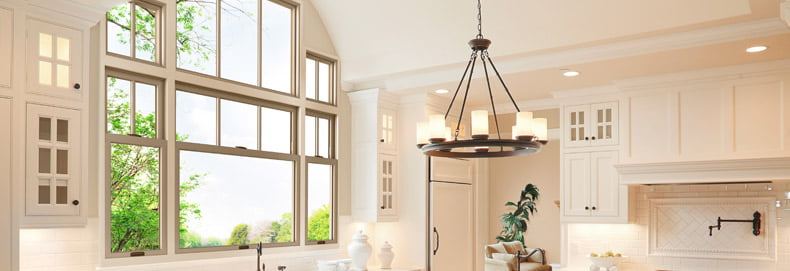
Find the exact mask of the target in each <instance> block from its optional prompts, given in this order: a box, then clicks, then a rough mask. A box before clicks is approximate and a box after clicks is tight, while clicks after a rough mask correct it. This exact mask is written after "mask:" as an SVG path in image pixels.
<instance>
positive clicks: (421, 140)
mask: <svg viewBox="0 0 790 271" xmlns="http://www.w3.org/2000/svg"><path fill="white" fill-rule="evenodd" d="M430 139H431V130H430V126H429V125H428V122H420V123H417V144H428V142H430Z"/></svg>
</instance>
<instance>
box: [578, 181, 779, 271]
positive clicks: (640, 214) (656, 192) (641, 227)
mask: <svg viewBox="0 0 790 271" xmlns="http://www.w3.org/2000/svg"><path fill="white" fill-rule="evenodd" d="M767 186H768V184H749V185H745V184H732V185H662V186H642V187H640V188H639V193H636V195H634V197H636V198H635V201H636V208H635V216H636V223H634V224H569V225H568V227H567V238H566V240H567V241H566V242H567V243H566V244H565V247H566V248H567V250H568V251H567V253H568V254H567V255H568V259H567V261H566V262H567V265H568V266H569V267H571V268H577V269H578V270H586V267H587V266H589V264H590V261H589V259H587V255H589V254H590V253H591V252H596V253H601V252H605V251H607V250H612V251H614V252H620V253H623V255H626V256H628V258H627V260H626V261H625V262H624V263H622V264H621V265H620V266H619V268H620V270H621V271H648V270H683V271H714V270H715V271H735V270H743V271H747V270H760V271H773V270H776V271H779V270H790V211H788V210H785V209H790V205H788V202H786V201H784V200H782V203H783V206H782V207H780V208H776V217H777V222H776V223H777V224H776V229H777V231H776V240H777V243H776V251H777V256H776V261H751V260H722V259H697V258H682V257H658V256H648V233H649V228H648V227H649V226H648V223H649V209H648V208H649V207H648V206H649V201H648V199H662V198H694V197H718V198H721V197H739V198H747V197H748V198H752V197H774V198H777V199H784V192H788V191H790V184H789V183H776V184H770V187H771V188H772V189H773V191H768V190H767ZM723 218H728V217H723ZM733 219H740V218H733ZM712 224H715V221H712V223H711V225H712ZM699 226H700V227H707V226H708V225H699ZM725 227H726V224H725ZM722 230H725V229H722ZM714 234H716V233H714ZM744 234H751V232H744Z"/></svg>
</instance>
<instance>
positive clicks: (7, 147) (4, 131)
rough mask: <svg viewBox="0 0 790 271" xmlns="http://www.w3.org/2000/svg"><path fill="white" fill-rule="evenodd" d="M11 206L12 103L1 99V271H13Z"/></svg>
mask: <svg viewBox="0 0 790 271" xmlns="http://www.w3.org/2000/svg"><path fill="white" fill-rule="evenodd" d="M0 10H2V9H0ZM11 206H12V204H11V102H10V101H9V100H8V99H2V98H0V271H11V252H12V251H13V248H12V245H11V244H12V239H13V236H16V234H12V232H11Z"/></svg>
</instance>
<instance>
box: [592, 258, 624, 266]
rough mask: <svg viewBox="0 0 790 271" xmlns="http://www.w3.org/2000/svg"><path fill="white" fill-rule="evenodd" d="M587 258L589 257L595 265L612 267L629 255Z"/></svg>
mask: <svg viewBox="0 0 790 271" xmlns="http://www.w3.org/2000/svg"><path fill="white" fill-rule="evenodd" d="M587 258H589V259H590V261H591V262H592V263H593V264H594V265H596V266H598V267H600V268H609V267H612V266H616V265H617V264H619V263H620V262H622V261H623V259H625V258H627V257H626V256H623V257H590V256H587Z"/></svg>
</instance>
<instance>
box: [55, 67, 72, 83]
mask: <svg viewBox="0 0 790 271" xmlns="http://www.w3.org/2000/svg"><path fill="white" fill-rule="evenodd" d="M57 75H58V82H57V86H58V87H59V88H69V80H70V78H69V76H70V75H69V66H68V65H61V64H58V70H57Z"/></svg>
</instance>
